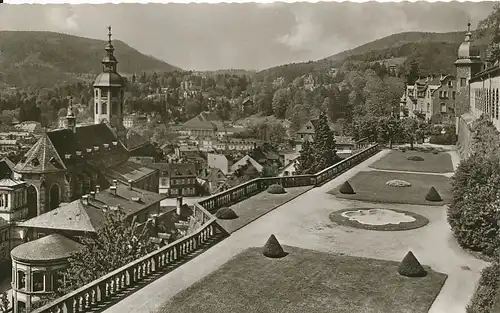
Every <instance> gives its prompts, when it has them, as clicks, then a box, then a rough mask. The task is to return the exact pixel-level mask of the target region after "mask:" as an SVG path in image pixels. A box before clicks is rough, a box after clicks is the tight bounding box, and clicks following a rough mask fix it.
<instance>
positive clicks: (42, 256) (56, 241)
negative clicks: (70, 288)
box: [10, 234, 83, 262]
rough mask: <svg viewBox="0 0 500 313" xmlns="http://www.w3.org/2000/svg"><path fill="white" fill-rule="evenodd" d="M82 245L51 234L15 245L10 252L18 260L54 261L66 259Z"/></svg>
mask: <svg viewBox="0 0 500 313" xmlns="http://www.w3.org/2000/svg"><path fill="white" fill-rule="evenodd" d="M82 248H83V246H82V245H81V244H79V243H77V242H75V241H73V240H71V239H69V238H66V237H64V236H62V235H59V234H51V235H48V236H45V237H42V238H40V239H37V240H33V241H29V242H27V243H24V244H22V245H20V246H17V247H15V248H14V249H12V251H11V252H10V255H11V256H12V258H13V259H14V260H18V261H28V262H36V261H39V262H40V261H56V260H61V259H67V258H69V257H70V256H71V254H72V253H74V252H76V251H79V250H80V249H82Z"/></svg>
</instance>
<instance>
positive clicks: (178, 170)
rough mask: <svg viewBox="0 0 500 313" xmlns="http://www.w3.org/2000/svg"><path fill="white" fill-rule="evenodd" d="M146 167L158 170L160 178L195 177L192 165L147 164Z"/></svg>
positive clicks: (194, 169)
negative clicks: (165, 176) (166, 176)
mask: <svg viewBox="0 0 500 313" xmlns="http://www.w3.org/2000/svg"><path fill="white" fill-rule="evenodd" d="M148 167H152V168H156V169H159V170H160V175H162V176H164V175H168V176H169V177H182V176H196V167H195V165H194V164H193V163H153V164H149V165H148ZM165 173H167V174H165Z"/></svg>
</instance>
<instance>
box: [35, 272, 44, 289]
mask: <svg viewBox="0 0 500 313" xmlns="http://www.w3.org/2000/svg"><path fill="white" fill-rule="evenodd" d="M43 290H44V274H43V272H33V291H43Z"/></svg>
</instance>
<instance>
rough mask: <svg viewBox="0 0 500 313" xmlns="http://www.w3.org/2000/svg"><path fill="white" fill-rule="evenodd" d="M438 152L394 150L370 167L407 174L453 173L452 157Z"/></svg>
mask: <svg viewBox="0 0 500 313" xmlns="http://www.w3.org/2000/svg"><path fill="white" fill-rule="evenodd" d="M435 151H438V150H428V151H416V150H406V152H402V151H400V150H392V151H391V152H389V153H388V154H387V155H386V156H385V157H383V158H381V159H380V160H378V161H376V162H374V163H373V164H372V165H371V166H370V167H371V168H375V169H379V170H392V171H406V172H429V173H449V172H453V163H452V161H451V156H450V154H449V153H447V152H442V151H441V152H438V153H437V154H434V152H435ZM408 157H410V158H411V157H420V158H422V159H423V160H422V161H412V160H408Z"/></svg>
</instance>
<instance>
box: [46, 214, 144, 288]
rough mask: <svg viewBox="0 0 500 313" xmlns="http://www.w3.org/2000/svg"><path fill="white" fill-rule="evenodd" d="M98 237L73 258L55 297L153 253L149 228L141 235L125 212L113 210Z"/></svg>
mask: <svg viewBox="0 0 500 313" xmlns="http://www.w3.org/2000/svg"><path fill="white" fill-rule="evenodd" d="M104 216H105V220H104V226H103V227H102V228H101V229H99V230H98V231H97V233H96V234H95V236H86V237H83V239H82V244H83V249H82V250H80V251H78V252H76V253H74V254H72V255H71V256H70V257H69V259H68V261H69V266H68V267H67V268H66V269H65V270H64V272H63V274H64V284H62V286H61V288H59V289H58V290H57V292H56V295H55V296H61V295H63V294H66V293H67V292H69V291H71V290H74V289H76V288H79V287H81V286H83V285H85V284H87V283H89V282H91V281H93V280H95V279H97V278H99V277H101V276H103V275H105V274H107V273H109V272H111V271H113V270H115V269H117V268H119V267H121V266H123V265H125V264H127V263H130V262H131V261H133V260H136V259H138V258H140V257H142V256H144V255H146V254H147V253H149V252H151V251H153V249H154V246H153V245H152V244H151V243H150V241H149V233H148V230H147V227H144V228H143V229H142V230H140V231H139V229H138V228H136V224H135V221H130V220H129V219H127V218H126V216H125V213H124V212H123V210H122V209H121V208H120V209H117V210H116V209H109V210H108V211H106V212H105V214H104Z"/></svg>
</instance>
